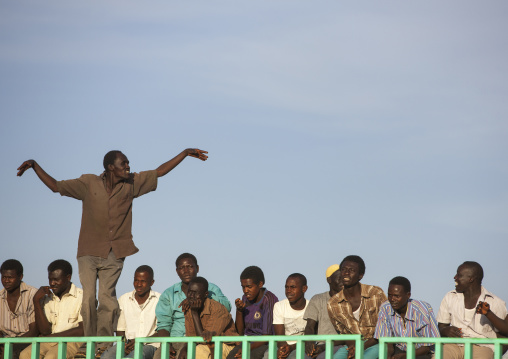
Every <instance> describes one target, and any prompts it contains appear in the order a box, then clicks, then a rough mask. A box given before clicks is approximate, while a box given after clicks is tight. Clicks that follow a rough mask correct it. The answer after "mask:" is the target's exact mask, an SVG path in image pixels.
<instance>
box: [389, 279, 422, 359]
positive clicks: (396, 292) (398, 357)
mask: <svg viewBox="0 0 508 359" xmlns="http://www.w3.org/2000/svg"><path fill="white" fill-rule="evenodd" d="M409 298H411V292H407V291H406V290H405V289H404V287H403V286H401V285H394V284H392V285H390V286H389V287H388V301H389V302H390V305H391V306H392V308H393V310H394V311H395V312H397V313H398V314H399V315H400V316H401V317H402V319H403V320H404V326H405V325H406V312H407V305H408V302H409ZM394 351H395V347H394V346H393V344H391V345H388V358H392V359H403V358H406V353H398V354H395V355H394V354H393V353H394ZM428 353H430V347H429V346H422V347H419V348H416V349H415V356H419V355H425V354H428Z"/></svg>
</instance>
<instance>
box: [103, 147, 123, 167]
mask: <svg viewBox="0 0 508 359" xmlns="http://www.w3.org/2000/svg"><path fill="white" fill-rule="evenodd" d="M119 153H122V151H118V150H113V151H109V152H108V153H106V155H104V161H102V164H103V165H104V171H106V172H107V171H108V165H112V164H114V163H115V160H116V156H118V154H119Z"/></svg>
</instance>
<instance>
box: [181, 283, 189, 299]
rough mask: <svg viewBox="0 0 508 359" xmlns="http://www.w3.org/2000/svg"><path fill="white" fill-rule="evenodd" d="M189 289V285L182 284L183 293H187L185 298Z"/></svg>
mask: <svg viewBox="0 0 508 359" xmlns="http://www.w3.org/2000/svg"><path fill="white" fill-rule="evenodd" d="M188 289H189V283H184V282H182V292H184V293H185V296H187V290H188Z"/></svg>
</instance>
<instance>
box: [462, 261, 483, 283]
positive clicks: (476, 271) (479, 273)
mask: <svg viewBox="0 0 508 359" xmlns="http://www.w3.org/2000/svg"><path fill="white" fill-rule="evenodd" d="M461 266H464V267H466V268H469V269H471V270H472V271H473V276H475V277H476V278H478V280H479V281H480V283H481V282H482V280H483V268H482V266H481V265H480V263H478V262H473V261H465V262H464V263H462V264H461Z"/></svg>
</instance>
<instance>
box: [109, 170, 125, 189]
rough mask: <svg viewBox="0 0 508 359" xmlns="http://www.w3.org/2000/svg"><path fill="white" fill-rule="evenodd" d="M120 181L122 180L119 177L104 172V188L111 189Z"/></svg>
mask: <svg viewBox="0 0 508 359" xmlns="http://www.w3.org/2000/svg"><path fill="white" fill-rule="evenodd" d="M120 182H122V179H121V178H118V177H116V176H115V175H114V174H113V173H112V172H109V171H108V172H106V189H109V190H112V189H113V188H115V186H116V185H117V184H118V183H120Z"/></svg>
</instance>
